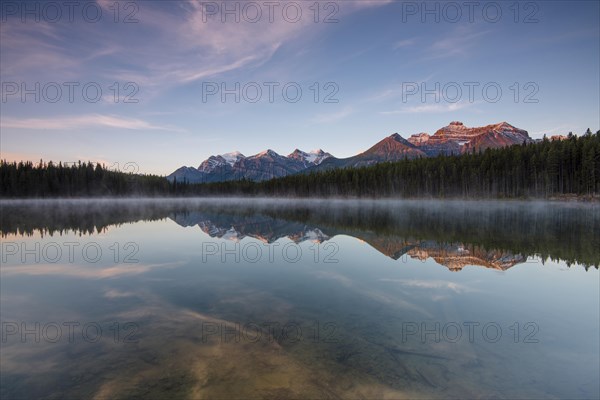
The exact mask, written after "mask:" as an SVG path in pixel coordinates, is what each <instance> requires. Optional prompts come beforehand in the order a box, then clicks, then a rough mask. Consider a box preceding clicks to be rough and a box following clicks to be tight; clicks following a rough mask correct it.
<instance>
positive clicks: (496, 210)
mask: <svg viewBox="0 0 600 400" xmlns="http://www.w3.org/2000/svg"><path fill="white" fill-rule="evenodd" d="M4 210H5V212H4V213H3V214H4V216H3V220H2V221H1V223H0V233H1V234H2V235H3V236H4V235H7V234H15V233H19V234H24V235H31V234H32V233H33V232H35V231H39V232H41V233H42V234H50V235H53V234H56V233H62V232H66V231H69V230H74V231H77V232H79V233H81V234H93V233H94V232H100V231H102V230H103V229H105V228H106V227H108V226H110V225H120V224H123V223H128V222H135V221H140V220H144V221H151V220H161V219H164V218H170V219H171V220H173V221H175V222H176V223H177V224H179V225H180V226H183V227H190V226H198V227H199V228H200V229H201V230H202V231H203V232H205V233H206V234H208V235H209V236H211V237H213V238H219V239H228V240H238V241H239V240H242V239H243V238H245V237H251V238H255V239H258V240H261V241H263V242H264V243H273V242H275V241H277V240H279V239H282V238H288V239H290V240H292V241H294V242H296V243H301V242H303V241H307V240H308V241H313V242H316V243H321V242H323V241H327V240H331V239H333V238H335V237H336V236H337V235H346V236H352V237H355V238H357V239H359V240H361V241H364V242H366V243H368V244H369V245H370V246H372V247H373V248H375V249H377V250H378V251H379V252H381V253H383V254H385V255H386V256H388V257H391V258H393V259H396V260H397V259H400V258H401V257H404V256H406V257H410V258H413V259H418V260H425V259H429V258H431V259H433V260H435V261H436V262H437V263H438V264H441V265H444V266H446V267H447V268H448V269H450V270H452V271H460V270H461V269H462V268H464V267H465V266H466V265H478V266H482V267H486V268H492V269H497V270H507V269H509V268H511V267H514V266H515V265H518V264H521V263H524V262H526V261H527V258H528V257H531V256H536V257H539V258H541V259H542V260H546V259H551V260H557V261H558V260H560V261H564V262H565V263H566V264H567V265H570V264H573V263H578V264H581V265H583V266H584V267H586V269H587V268H589V267H590V266H593V267H596V268H598V266H599V265H600V250H599V249H600V207H597V206H594V205H579V204H564V203H535V202H504V203H503V202H457V201H446V202H440V201H343V200H313V201H299V202H298V201H293V200H283V199H282V200H273V199H249V200H241V199H193V200H183V199H182V200H152V199H141V200H114V201H113V200H98V201H95V202H91V203H90V202H89V201H76V200H75V201H73V200H72V201H65V202H62V203H61V205H60V207H57V205H56V203H54V204H53V203H52V202H44V201H40V202H33V203H18V202H10V203H6V204H4Z"/></svg>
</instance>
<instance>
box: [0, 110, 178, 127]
mask: <svg viewBox="0 0 600 400" xmlns="http://www.w3.org/2000/svg"><path fill="white" fill-rule="evenodd" d="M0 126H1V127H2V128H4V129H6V128H12V129H36V130H40V129H49V130H70V129H79V128H92V127H104V128H115V129H130V130H164V131H181V129H179V128H175V127H169V126H159V125H154V124H152V123H150V122H147V121H144V120H141V119H137V118H123V117H118V116H114V115H102V114H88V115H80V116H68V117H56V118H22V119H18V118H3V119H2V121H1V122H0Z"/></svg>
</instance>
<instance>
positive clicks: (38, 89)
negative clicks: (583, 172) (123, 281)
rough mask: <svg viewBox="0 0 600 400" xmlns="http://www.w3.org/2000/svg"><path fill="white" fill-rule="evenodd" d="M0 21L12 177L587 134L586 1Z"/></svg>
mask: <svg viewBox="0 0 600 400" xmlns="http://www.w3.org/2000/svg"><path fill="white" fill-rule="evenodd" d="M1 7H2V8H1V25H0V56H1V57H0V69H1V82H2V86H1V90H0V92H1V93H0V95H1V96H2V100H1V101H2V103H1V120H0V129H1V135H0V152H1V156H0V157H1V158H2V159H6V160H8V161H14V160H16V161H19V160H31V161H38V160H40V159H43V160H45V161H50V160H52V161H54V162H59V161H61V162H74V161H77V160H82V161H92V162H101V163H105V164H106V165H108V166H111V167H113V169H123V170H126V168H129V169H130V170H131V169H134V170H135V171H138V172H142V173H153V174H160V175H167V174H169V173H171V172H173V171H174V170H175V169H177V168H179V167H181V166H183V165H186V166H194V167H197V166H198V165H199V164H200V163H201V162H202V161H203V160H204V159H206V158H208V157H209V156H210V155H213V154H223V153H227V152H231V151H236V150H237V151H240V152H242V153H243V154H244V155H246V156H249V155H252V154H256V153H259V152H261V151H263V150H265V149H267V148H269V149H273V150H275V151H276V152H278V153H280V154H283V155H287V154H289V153H291V152H292V151H294V150H295V149H296V148H299V149H302V150H305V151H309V150H313V149H318V148H322V149H323V150H325V151H328V152H330V153H332V154H333V155H335V156H337V157H348V156H352V155H355V154H357V153H359V152H361V151H364V150H366V149H367V148H369V147H370V146H372V145H373V144H374V143H376V142H377V141H379V140H381V139H383V138H384V137H386V136H389V135H391V134H393V133H396V132H397V133H399V134H401V135H402V136H403V137H408V136H410V135H412V134H415V133H420V132H428V133H430V134H433V133H434V132H435V131H436V130H438V129H439V128H441V127H443V126H446V125H448V123H449V122H451V121H462V122H463V123H464V124H465V125H467V126H483V125H488V124H492V123H499V122H503V121H506V122H508V123H510V124H512V125H514V126H516V127H518V128H522V129H525V130H527V131H528V132H529V134H530V136H531V137H534V138H540V137H542V136H543V135H544V134H547V135H556V134H566V133H568V132H570V131H572V132H574V133H576V134H581V133H583V132H584V131H585V130H586V129H587V128H591V129H592V130H593V131H596V130H598V129H600V115H599V110H600V72H599V71H600V2H598V1H564V2H563V1H533V2H526V1H525V2H512V1H498V2H486V1H475V2H463V1H458V2H448V1H441V2H426V3H425V2H420V1H419V2H412V1H384V0H382V1H373V0H360V1H347V0H344V1H320V2H316V1H312V0H311V1H266V0H264V1H263V0H261V1H256V2H255V1H226V2H224V1H218V2H207V1H177V0H163V1H160V0H155V1H120V0H118V1H114V0H97V1H79V2H76V3H75V4H73V2H68V1H42V2H37V1H25V2H20V1H3V2H2V3H1ZM132 165H133V166H134V167H132Z"/></svg>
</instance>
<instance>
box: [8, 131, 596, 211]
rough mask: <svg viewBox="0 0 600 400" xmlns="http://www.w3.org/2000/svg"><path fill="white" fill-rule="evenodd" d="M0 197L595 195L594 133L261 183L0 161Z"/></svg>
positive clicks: (90, 165) (81, 165)
mask: <svg viewBox="0 0 600 400" xmlns="http://www.w3.org/2000/svg"><path fill="white" fill-rule="evenodd" d="M0 178H1V183H0V197H1V198H62V197H65V198H71V197H132V196H144V197H148V196H150V197H186V196H273V197H342V198H343V197H348V198H476V199H527V198H532V199H556V198H558V199H566V198H577V199H589V200H598V199H599V198H600V131H598V132H596V133H595V134H594V133H591V132H590V131H589V130H588V131H587V132H586V133H585V134H584V135H582V136H576V135H572V134H570V135H569V136H568V137H566V138H565V139H564V140H552V141H551V140H547V139H545V138H544V140H542V141H539V142H536V143H529V144H522V145H515V146H511V147H505V148H500V149H486V150H484V151H480V152H476V153H469V154H463V155H459V156H438V157H434V158H419V159H413V160H403V161H398V162H386V163H380V164H376V165H371V166H368V167H361V168H342V169H332V170H328V171H323V172H313V173H303V174H296V175H289V176H286V177H283V178H277V179H272V180H268V181H262V182H251V181H247V180H241V181H228V182H218V183H206V184H191V183H188V182H185V181H184V182H178V181H176V180H174V181H168V180H167V179H166V178H165V177H163V176H158V175H142V174H132V173H125V172H119V171H113V170H110V169H107V168H106V167H105V166H103V165H101V164H93V163H91V162H80V163H77V164H68V165H64V164H62V163H58V164H56V163H52V162H43V161H40V162H39V163H37V164H35V163H32V162H7V161H0Z"/></svg>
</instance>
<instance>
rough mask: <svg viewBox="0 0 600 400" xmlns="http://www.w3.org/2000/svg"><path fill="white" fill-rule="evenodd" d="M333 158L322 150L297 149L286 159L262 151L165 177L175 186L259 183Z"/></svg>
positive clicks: (224, 158)
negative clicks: (185, 182)
mask: <svg viewBox="0 0 600 400" xmlns="http://www.w3.org/2000/svg"><path fill="white" fill-rule="evenodd" d="M331 157H333V156H332V155H331V154H329V153H326V152H324V151H323V150H320V149H319V150H313V151H311V152H309V153H306V152H304V151H301V150H298V149H296V150H295V151H294V152H293V153H291V154H289V155H288V156H282V155H280V154H277V153H276V152H275V151H273V150H270V149H269V150H265V151H263V152H261V153H258V154H255V155H253V156H249V157H246V156H244V155H243V154H242V153H240V152H234V153H227V154H222V155H218V156H210V157H209V158H208V159H206V160H204V161H202V163H201V164H200V166H199V167H198V168H194V167H181V168H179V169H178V170H177V171H175V172H173V173H172V174H171V175H169V176H168V177H167V179H169V180H171V181H173V180H175V179H177V182H183V181H187V182H189V183H210V182H223V181H233V180H241V179H248V180H252V181H262V180H266V179H272V178H280V177H282V176H286V175H290V174H294V173H297V172H300V171H304V170H306V169H308V168H311V167H315V166H318V165H319V164H321V163H322V162H323V161H324V160H326V159H328V158H331Z"/></svg>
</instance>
